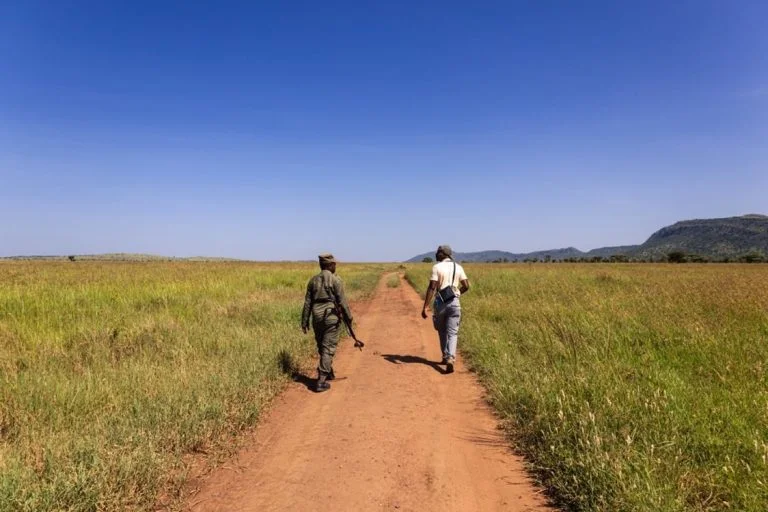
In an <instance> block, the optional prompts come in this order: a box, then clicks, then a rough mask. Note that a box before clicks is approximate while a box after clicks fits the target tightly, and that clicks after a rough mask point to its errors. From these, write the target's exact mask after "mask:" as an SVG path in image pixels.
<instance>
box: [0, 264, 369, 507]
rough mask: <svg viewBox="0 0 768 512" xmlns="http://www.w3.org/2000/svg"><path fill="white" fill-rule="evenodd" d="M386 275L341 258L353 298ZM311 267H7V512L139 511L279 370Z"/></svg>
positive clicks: (274, 381)
mask: <svg viewBox="0 0 768 512" xmlns="http://www.w3.org/2000/svg"><path fill="white" fill-rule="evenodd" d="M383 270H384V269H383V267H381V266H378V265H365V266H362V265H360V266H358V265H344V266H341V267H340V275H341V276H342V278H344V279H345V282H346V284H347V289H348V292H349V296H350V298H351V299H356V298H361V297H364V296H365V295H367V294H368V293H370V292H371V291H372V289H373V287H374V285H375V284H376V282H377V281H378V278H379V275H380V274H381V272H382V271H383ZM314 272H316V266H315V265H309V264H296V265H278V264H274V265H268V264H250V263H210V262H209V263H190V262H182V263H179V262H175V263H96V262H76V263H69V262H67V263H58V262H57V263H51V262H47V263H44V262H37V263H17V262H4V263H2V264H0V510H1V511H9V512H10V511H45V510H77V511H92V510H126V509H129V510H130V509H134V510H140V509H141V510H143V509H149V508H151V507H152V506H153V504H154V503H155V502H156V500H157V499H158V495H159V493H161V492H163V493H168V494H169V496H170V498H171V499H172V498H173V496H174V493H175V492H177V491H178V490H179V489H180V487H181V485H182V483H183V479H184V475H185V465H184V462H183V461H184V457H183V456H184V455H185V454H188V453H191V452H207V453H210V454H212V455H215V454H221V453H223V452H225V451H226V450H227V444H226V443H227V442H228V440H230V439H232V436H234V435H236V434H237V433H238V432H239V431H241V430H242V429H244V428H247V427H249V426H251V425H253V424H254V423H255V422H256V420H257V418H258V416H259V413H260V412H261V411H262V409H263V407H264V405H265V403H266V401H267V400H268V399H269V398H270V397H272V396H273V395H274V394H275V393H276V392H277V391H278V390H279V389H280V388H281V387H282V386H283V385H284V383H285V382H286V379H287V375H286V372H288V371H289V370H291V367H292V366H294V365H296V364H298V362H300V361H302V360H303V359H304V358H306V357H307V356H309V355H310V354H311V353H312V352H313V348H312V347H313V345H314V343H313V341H312V340H311V339H310V338H311V337H310V336H304V335H303V334H302V333H301V331H300V329H299V313H300V308H301V305H302V301H303V297H304V291H305V285H306V282H307V280H308V279H309V277H310V276H311V275H312V274H313V273H314Z"/></svg>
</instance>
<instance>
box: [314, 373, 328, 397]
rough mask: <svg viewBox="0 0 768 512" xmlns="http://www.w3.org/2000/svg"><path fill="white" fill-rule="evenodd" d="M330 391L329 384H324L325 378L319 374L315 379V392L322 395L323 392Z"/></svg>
mask: <svg viewBox="0 0 768 512" xmlns="http://www.w3.org/2000/svg"><path fill="white" fill-rule="evenodd" d="M329 389H331V384H330V383H329V382H326V376H325V375H323V374H320V375H319V376H318V377H317V387H316V388H315V391H316V392H318V393H322V392H323V391H328V390H329Z"/></svg>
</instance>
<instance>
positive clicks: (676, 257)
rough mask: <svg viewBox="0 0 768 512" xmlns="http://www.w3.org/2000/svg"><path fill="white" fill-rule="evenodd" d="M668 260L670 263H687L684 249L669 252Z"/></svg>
mask: <svg viewBox="0 0 768 512" xmlns="http://www.w3.org/2000/svg"><path fill="white" fill-rule="evenodd" d="M667 261H668V262H670V263H685V253H684V252H683V251H672V252H670V253H667Z"/></svg>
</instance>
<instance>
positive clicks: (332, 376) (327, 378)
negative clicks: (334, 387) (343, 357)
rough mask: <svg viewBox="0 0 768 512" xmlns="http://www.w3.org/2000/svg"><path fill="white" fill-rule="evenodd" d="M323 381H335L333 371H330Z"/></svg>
mask: <svg viewBox="0 0 768 512" xmlns="http://www.w3.org/2000/svg"><path fill="white" fill-rule="evenodd" d="M325 379H326V380H336V374H335V373H333V370H331V373H329V374H328V376H327V377H326V378H325Z"/></svg>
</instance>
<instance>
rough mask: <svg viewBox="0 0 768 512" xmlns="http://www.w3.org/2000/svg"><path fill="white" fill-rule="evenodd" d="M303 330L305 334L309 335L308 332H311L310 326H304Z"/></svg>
mask: <svg viewBox="0 0 768 512" xmlns="http://www.w3.org/2000/svg"><path fill="white" fill-rule="evenodd" d="M301 330H302V332H303V333H304V334H307V332H308V331H309V326H308V325H302V326H301Z"/></svg>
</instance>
